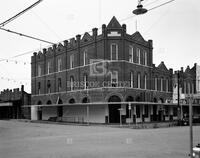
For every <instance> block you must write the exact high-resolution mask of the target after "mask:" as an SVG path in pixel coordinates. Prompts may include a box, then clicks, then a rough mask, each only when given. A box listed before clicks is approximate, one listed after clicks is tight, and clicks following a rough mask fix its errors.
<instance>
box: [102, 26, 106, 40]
mask: <svg viewBox="0 0 200 158" xmlns="http://www.w3.org/2000/svg"><path fill="white" fill-rule="evenodd" d="M102 34H103V36H104V37H105V36H106V25H105V24H103V25H102Z"/></svg>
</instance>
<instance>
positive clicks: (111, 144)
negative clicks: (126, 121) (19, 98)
mask: <svg viewBox="0 0 200 158" xmlns="http://www.w3.org/2000/svg"><path fill="white" fill-rule="evenodd" d="M198 142H200V126H196V127H194V144H197V143H198ZM188 154H189V127H188V126H187V127H171V128H157V129H126V128H111V127H101V126H72V125H56V124H41V123H26V122H19V121H15V120H12V121H0V158H187V157H188Z"/></svg>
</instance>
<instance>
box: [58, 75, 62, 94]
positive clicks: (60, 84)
mask: <svg viewBox="0 0 200 158" xmlns="http://www.w3.org/2000/svg"><path fill="white" fill-rule="evenodd" d="M61 89H62V80H61V78H58V92H60V91H61Z"/></svg>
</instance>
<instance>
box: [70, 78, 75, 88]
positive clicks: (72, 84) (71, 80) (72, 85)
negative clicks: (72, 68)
mask: <svg viewBox="0 0 200 158" xmlns="http://www.w3.org/2000/svg"><path fill="white" fill-rule="evenodd" d="M73 90H74V77H73V76H70V91H73Z"/></svg>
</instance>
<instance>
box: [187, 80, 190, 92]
mask: <svg viewBox="0 0 200 158" xmlns="http://www.w3.org/2000/svg"><path fill="white" fill-rule="evenodd" d="M187 92H188V94H190V83H189V82H188V90H187Z"/></svg>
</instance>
